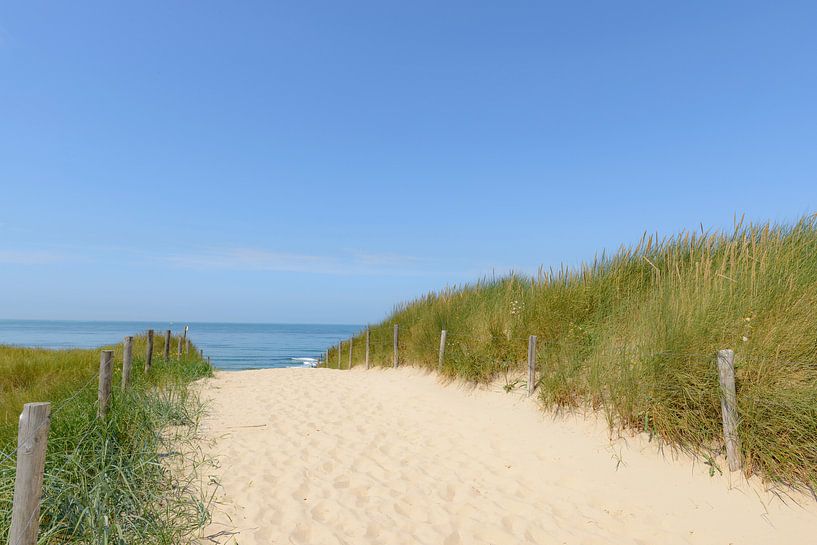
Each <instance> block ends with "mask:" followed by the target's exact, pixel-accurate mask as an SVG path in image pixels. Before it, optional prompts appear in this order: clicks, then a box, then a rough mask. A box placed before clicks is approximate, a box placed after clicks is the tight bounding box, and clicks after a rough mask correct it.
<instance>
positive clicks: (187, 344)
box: [184, 339, 191, 357]
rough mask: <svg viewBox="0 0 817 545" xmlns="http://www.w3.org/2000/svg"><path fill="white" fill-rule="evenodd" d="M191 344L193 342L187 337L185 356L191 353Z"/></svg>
mask: <svg viewBox="0 0 817 545" xmlns="http://www.w3.org/2000/svg"><path fill="white" fill-rule="evenodd" d="M190 344H191V343H190V339H187V342H185V345H184V356H185V357H187V356H189V355H190Z"/></svg>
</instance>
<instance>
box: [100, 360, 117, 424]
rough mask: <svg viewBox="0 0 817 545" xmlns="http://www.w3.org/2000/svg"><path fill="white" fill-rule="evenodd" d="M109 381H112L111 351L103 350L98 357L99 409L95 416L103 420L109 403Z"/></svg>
mask: <svg viewBox="0 0 817 545" xmlns="http://www.w3.org/2000/svg"><path fill="white" fill-rule="evenodd" d="M111 381H113V350H103V351H102V354H100V356H99V392H98V393H99V396H98V401H99V407H98V408H97V412H96V415H97V416H98V417H99V418H105V416H106V415H107V414H108V405H110V403H111Z"/></svg>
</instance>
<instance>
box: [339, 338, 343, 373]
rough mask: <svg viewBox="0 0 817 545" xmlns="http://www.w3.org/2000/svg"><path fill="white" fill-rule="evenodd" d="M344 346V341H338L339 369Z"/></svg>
mask: <svg viewBox="0 0 817 545" xmlns="http://www.w3.org/2000/svg"><path fill="white" fill-rule="evenodd" d="M342 348H343V341H340V342H338V369H340V352H341V349H342Z"/></svg>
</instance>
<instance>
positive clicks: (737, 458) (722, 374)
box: [718, 350, 743, 471]
mask: <svg viewBox="0 0 817 545" xmlns="http://www.w3.org/2000/svg"><path fill="white" fill-rule="evenodd" d="M718 378H719V381H720V386H721V417H722V418H723V439H724V441H725V443H726V461H727V462H728V463H729V470H730V471H738V470H739V469H741V468H742V467H743V456H742V455H741V451H740V437H739V436H738V403H737V396H736V394H735V353H734V352H733V351H732V350H719V351H718Z"/></svg>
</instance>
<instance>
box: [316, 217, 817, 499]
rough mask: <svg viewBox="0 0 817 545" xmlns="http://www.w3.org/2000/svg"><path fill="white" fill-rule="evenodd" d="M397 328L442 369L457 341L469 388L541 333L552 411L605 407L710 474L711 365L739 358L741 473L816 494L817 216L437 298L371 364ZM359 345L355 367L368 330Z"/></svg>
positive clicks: (333, 356)
mask: <svg viewBox="0 0 817 545" xmlns="http://www.w3.org/2000/svg"><path fill="white" fill-rule="evenodd" d="M394 324H399V326H400V360H401V364H403V363H406V364H411V365H418V366H424V367H429V368H436V366H437V350H438V347H439V335H440V330H441V329H446V330H447V331H448V343H447V349H446V359H445V362H444V365H443V367H442V369H441V370H440V371H441V372H442V373H444V374H445V375H447V376H449V377H452V378H453V377H458V378H462V379H466V380H469V381H474V382H487V381H490V380H493V379H496V378H497V377H502V376H506V375H507V376H518V375H519V372H520V371H521V369H522V368H523V362H524V361H526V351H527V338H528V336H529V335H537V337H538V339H539V343H538V351H537V359H538V374H537V375H538V377H539V379H538V384H537V395H538V396H539V397H540V398H541V400H542V401H543V403H544V405H545V406H546V407H549V408H559V407H591V408H594V409H598V410H603V411H604V412H605V413H606V415H607V417H608V421H609V423H610V426H611V427H612V428H613V429H634V430H643V431H646V432H649V433H650V434H652V435H654V436H657V437H658V438H659V439H660V440H662V441H665V442H667V443H669V444H671V445H674V446H677V447H680V448H682V449H686V450H689V451H692V452H694V453H697V454H699V455H702V456H704V457H705V459H706V460H707V461H708V462H709V463H710V464H714V463H715V459H716V458H717V456H718V455H719V454H720V453H721V449H722V428H721V415H720V405H719V385H718V376H717V368H716V363H715V362H716V360H715V354H716V351H717V350H718V349H721V348H731V349H733V350H734V351H735V353H736V362H735V363H736V377H737V378H736V380H737V399H738V411H739V417H740V423H739V433H740V437H741V440H742V452H743V455H744V458H745V460H746V472H747V473H760V474H762V475H763V476H764V477H765V478H766V479H769V480H771V481H774V482H778V483H784V484H787V485H791V486H795V487H798V488H807V489H810V490H812V491H813V490H814V487H815V485H817V220H816V219H815V217H808V218H804V219H802V220H801V221H799V222H797V223H796V224H794V225H769V224H766V225H748V226H743V225H741V224H740V223H738V224H737V226H736V227H735V229H734V230H733V231H731V232H726V233H724V232H714V233H704V232H701V233H682V234H680V235H677V236H674V237H671V238H665V239H658V238H657V237H649V236H645V237H644V238H643V239H642V240H641V242H640V243H639V244H638V245H637V246H636V247H632V248H627V247H622V248H621V249H620V250H619V251H618V252H617V253H615V255H612V256H604V255H602V256H601V257H599V258H598V259H596V260H595V261H593V262H592V263H589V264H586V265H584V266H582V267H580V268H578V269H576V270H573V269H567V268H563V269H561V270H557V271H540V273H539V274H538V275H537V276H535V277H526V276H523V275H517V274H515V275H510V276H508V277H504V278H501V279H492V280H483V281H481V282H477V283H476V284H474V285H468V286H463V287H458V288H450V289H446V290H443V291H440V292H437V293H431V294H428V295H426V296H424V297H421V298H419V299H417V300H415V301H411V302H408V303H405V304H402V305H400V306H398V307H397V308H396V309H395V311H394V313H393V314H392V315H391V316H389V317H388V318H387V319H386V320H384V321H383V322H381V323H380V324H377V325H374V326H372V327H371V328H370V335H371V362H372V364H373V365H385V366H388V365H391V362H392V333H393V329H392V328H393V325H394ZM354 343H355V344H354V346H355V352H354V355H353V360H354V362H355V364H356V365H359V364H360V363H361V362H362V361H363V357H364V350H363V346H364V334H363V332H361V333H360V334H359V335H357V336H356V337H355V339H354ZM342 350H343V354H342V358H341V361H342V362H343V366H344V367H346V365H347V361H348V359H347V358H348V352H347V351H348V345H347V344H345V343H344V346H343V349H342ZM329 362H330V365H331V366H336V362H337V351H336V349H335V348H333V349H331V350H330V352H329ZM520 385H521V383H520ZM713 468H715V466H714V465H713Z"/></svg>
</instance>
